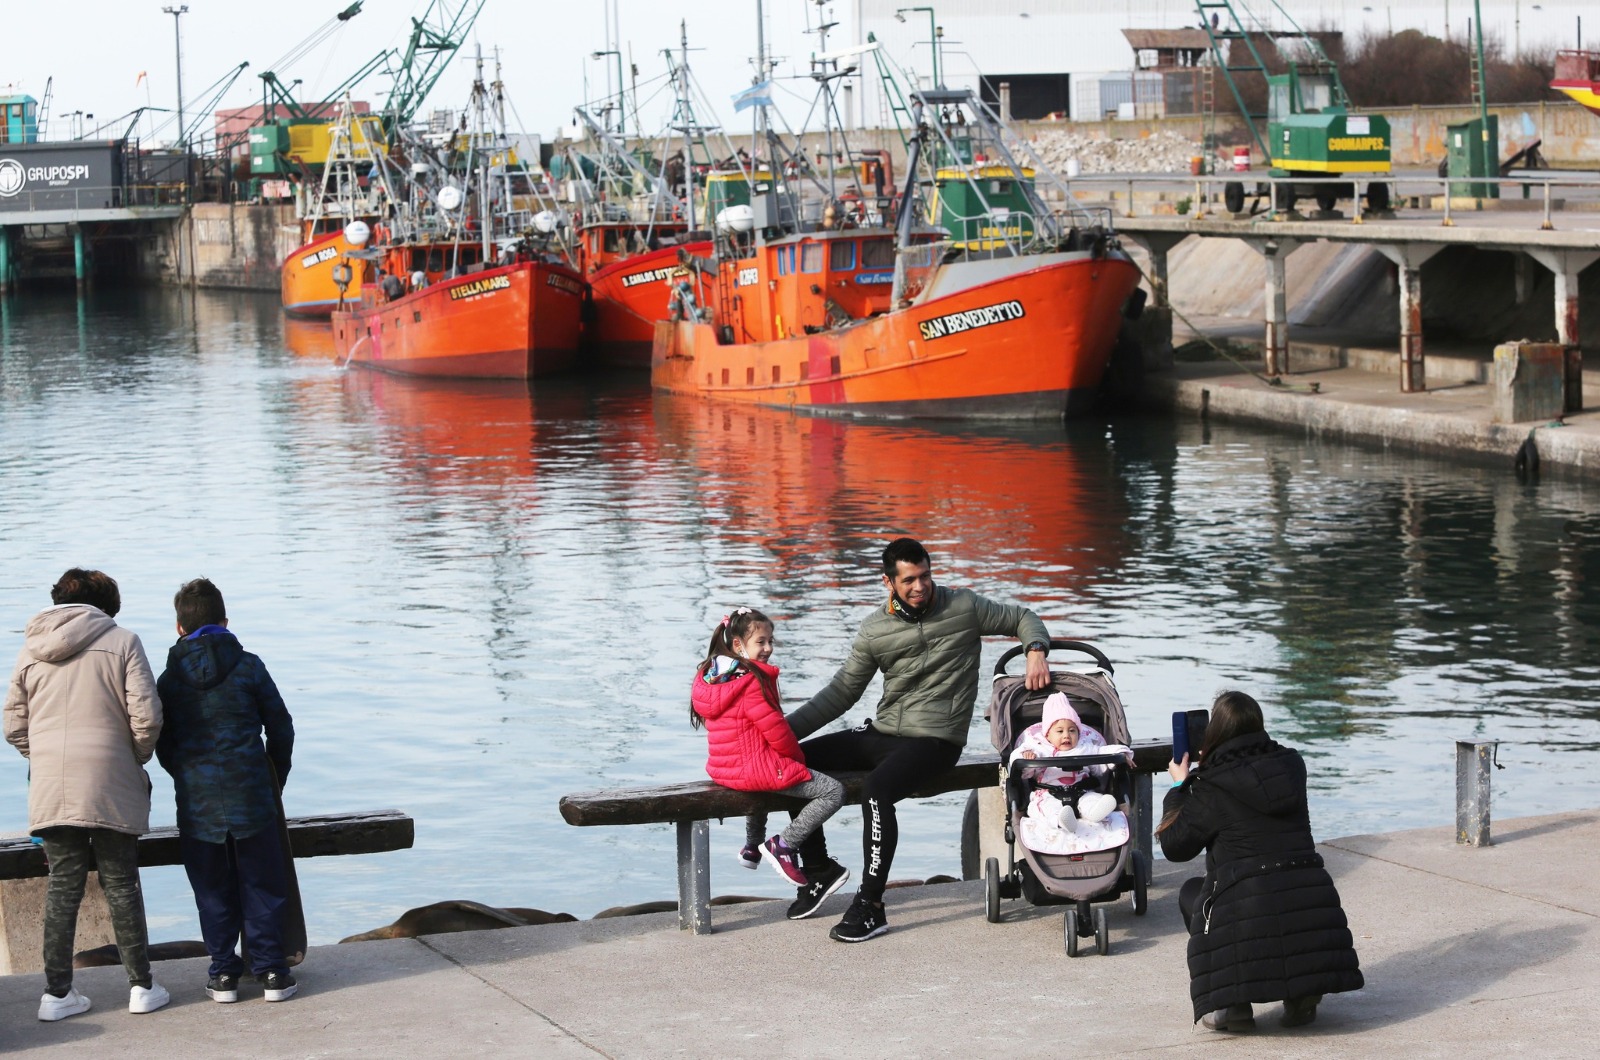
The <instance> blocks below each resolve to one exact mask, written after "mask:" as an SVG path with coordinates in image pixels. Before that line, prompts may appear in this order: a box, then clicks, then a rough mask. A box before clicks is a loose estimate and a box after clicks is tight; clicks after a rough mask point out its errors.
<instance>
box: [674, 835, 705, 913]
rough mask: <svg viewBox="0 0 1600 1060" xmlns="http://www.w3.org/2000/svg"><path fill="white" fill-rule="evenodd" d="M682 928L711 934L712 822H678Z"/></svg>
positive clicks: (679, 899)
mask: <svg viewBox="0 0 1600 1060" xmlns="http://www.w3.org/2000/svg"><path fill="white" fill-rule="evenodd" d="M678 928H679V929H680V930H683V931H693V932H694V933H695V934H696V935H709V934H711V823H710V822H709V821H679V822H678Z"/></svg>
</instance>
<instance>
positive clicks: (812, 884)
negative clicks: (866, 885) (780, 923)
mask: <svg viewBox="0 0 1600 1060" xmlns="http://www.w3.org/2000/svg"><path fill="white" fill-rule="evenodd" d="M849 878H850V870H849V869H847V868H845V867H844V866H843V865H841V864H839V863H838V862H837V861H835V860H833V859H832V858H829V859H828V863H827V864H826V865H824V866H823V867H822V868H820V869H818V870H817V871H816V872H807V873H806V879H807V881H808V882H807V883H806V885H805V886H804V887H801V888H800V889H799V890H798V891H796V892H795V897H794V901H793V902H791V903H790V904H789V919H790V920H804V919H805V918H806V917H808V916H810V915H811V914H812V913H815V912H816V911H817V910H818V909H821V908H822V903H823V902H824V901H826V900H827V898H828V895H830V894H832V893H833V892H834V891H837V890H838V889H839V888H840V887H842V886H844V881H845V880H848V879H849Z"/></svg>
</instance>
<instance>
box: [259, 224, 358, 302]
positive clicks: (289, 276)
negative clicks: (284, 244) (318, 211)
mask: <svg viewBox="0 0 1600 1060" xmlns="http://www.w3.org/2000/svg"><path fill="white" fill-rule="evenodd" d="M302 225H303V232H302V237H301V238H302V239H303V240H305V242H303V243H302V245H301V246H300V247H298V248H297V249H295V250H294V251H293V252H292V253H291V254H290V255H289V256H288V257H286V258H284V259H283V266H282V269H281V278H280V286H281V290H282V295H283V311H284V312H285V313H288V314H289V315H290V316H296V317H304V318H308V319H321V320H326V319H327V318H328V317H330V316H332V315H333V310H334V308H335V307H336V306H337V305H338V304H339V301H340V291H339V285H338V284H337V283H335V282H334V278H333V270H334V268H335V267H336V266H337V265H338V264H339V262H340V261H341V260H348V262H349V264H350V267H351V269H352V270H353V280H352V282H353V283H354V284H355V285H356V286H358V287H359V286H360V285H361V284H362V283H364V282H365V280H366V262H364V261H362V260H361V259H359V258H349V257H348V255H349V253H350V251H352V250H356V249H358V245H357V244H355V243H352V242H350V240H349V238H348V237H347V236H346V235H345V221H344V220H343V219H341V218H337V217H324V218H319V219H316V220H311V219H309V218H308V219H307V220H306V221H304V222H302ZM357 231H360V230H359V229H358V230H357ZM368 231H370V228H369V229H368ZM364 242H365V240H363V243H364Z"/></svg>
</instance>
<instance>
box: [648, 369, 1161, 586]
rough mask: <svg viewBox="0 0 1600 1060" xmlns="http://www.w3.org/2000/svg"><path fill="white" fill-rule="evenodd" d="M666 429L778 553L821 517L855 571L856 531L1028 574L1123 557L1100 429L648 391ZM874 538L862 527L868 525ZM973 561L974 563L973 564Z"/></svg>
mask: <svg viewBox="0 0 1600 1060" xmlns="http://www.w3.org/2000/svg"><path fill="white" fill-rule="evenodd" d="M655 408H656V411H655V418H656V429H657V433H658V435H659V436H660V440H661V441H662V442H663V443H665V444H667V445H670V446H673V447H681V448H682V449H683V450H684V451H685V452H686V454H687V455H688V457H689V459H691V460H692V461H693V463H694V466H695V468H696V470H697V471H698V473H699V485H698V487H697V488H698V492H699V494H700V495H701V496H703V497H705V498H707V504H708V505H713V506H714V507H715V508H716V511H717V513H718V515H717V519H718V522H722V523H726V525H729V526H738V527H746V528H760V529H759V532H758V534H759V539H761V540H763V541H764V543H765V544H766V545H767V547H768V548H770V549H771V550H772V551H773V552H774V554H775V555H777V556H779V557H781V558H788V559H793V560H794V561H796V562H800V561H802V560H804V561H806V562H807V563H817V562H824V563H825V562H828V561H829V559H830V558H831V557H826V556H817V555H816V554H815V553H816V539H817V536H818V534H819V525H820V527H822V528H824V529H822V530H821V531H820V532H821V533H822V534H823V535H824V536H833V535H837V536H838V549H839V552H840V553H841V554H848V560H847V561H846V563H847V564H848V565H849V566H850V567H851V568H852V569H853V568H854V567H855V565H857V564H858V563H859V562H860V554H861V551H862V548H863V543H864V541H877V540H878V538H882V539H883V540H887V539H888V538H890V537H893V536H895V535H896V534H897V533H899V532H905V533H909V534H912V535H913V536H916V537H918V538H920V539H922V540H923V541H924V542H925V543H927V544H928V546H929V547H930V548H931V549H933V550H934V551H935V552H936V553H938V554H939V555H940V556H941V557H944V558H945V559H946V560H951V559H954V560H957V561H958V562H961V563H963V564H979V565H981V571H982V574H983V575H984V576H985V577H989V576H993V577H997V578H1003V579H1006V580H1012V581H1016V582H1019V583H1024V584H1026V583H1027V582H1029V581H1030V580H1031V579H1032V578H1033V577H1035V576H1037V575H1038V573H1039V572H1040V571H1049V572H1051V577H1053V578H1055V579H1056V581H1057V584H1058V585H1059V578H1060V574H1059V572H1061V571H1064V570H1065V571H1069V572H1071V577H1072V578H1073V579H1075V580H1079V579H1082V578H1085V577H1088V576H1091V575H1093V574H1096V573H1100V572H1104V571H1106V570H1108V569H1111V568H1114V567H1116V566H1118V565H1119V564H1120V563H1121V562H1122V558H1123V556H1124V554H1125V553H1126V551H1127V549H1128V547H1129V537H1128V531H1127V520H1128V503H1127V498H1126V496H1125V495H1124V494H1123V493H1122V492H1121V491H1120V490H1107V488H1106V483H1107V482H1108V481H1111V480H1112V479H1113V476H1112V475H1111V473H1110V470H1109V468H1108V466H1107V465H1108V463H1109V459H1110V458H1109V455H1108V451H1107V447H1106V445H1105V441H1104V427H1103V426H1100V427H1098V428H1095V429H1093V430H1090V429H1087V428H1088V427H1089V425H1087V424H1086V425H1084V426H1085V430H1084V431H1082V432H1081V433H1075V434H1068V433H1067V432H1064V431H1063V430H1062V428H1061V427H1060V426H1052V427H1045V426H1025V425H1017V426H1013V427H1006V426H1002V425H992V426H986V427H969V426H959V425H955V424H950V425H941V424H931V423H930V424H919V425H908V424H880V423H872V422H864V421H858V420H849V419H838V418H834V417H811V416H794V415H791V414H789V413H786V412H783V411H781V410H775V409H760V408H753V407H749V406H738V405H726V404H712V403H708V402H702V401H697V400H694V399H691V398H677V397H666V396H661V395H658V396H657V398H656V406H655ZM873 534H875V535H877V536H876V537H866V536H864V535H873ZM969 569H971V568H969Z"/></svg>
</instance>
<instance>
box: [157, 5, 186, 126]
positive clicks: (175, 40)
mask: <svg viewBox="0 0 1600 1060" xmlns="http://www.w3.org/2000/svg"><path fill="white" fill-rule="evenodd" d="M161 12H162V14H165V15H171V16H172V48H173V51H174V52H175V53H176V55H177V58H178V146H179V147H180V148H181V147H182V146H183V132H184V129H185V128H186V126H185V125H184V123H183V34H181V33H180V32H179V31H178V26H179V22H178V20H179V19H180V18H181V17H182V16H184V15H186V14H188V13H189V5H188V4H183V5H181V6H179V7H163V8H162V9H161Z"/></svg>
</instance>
